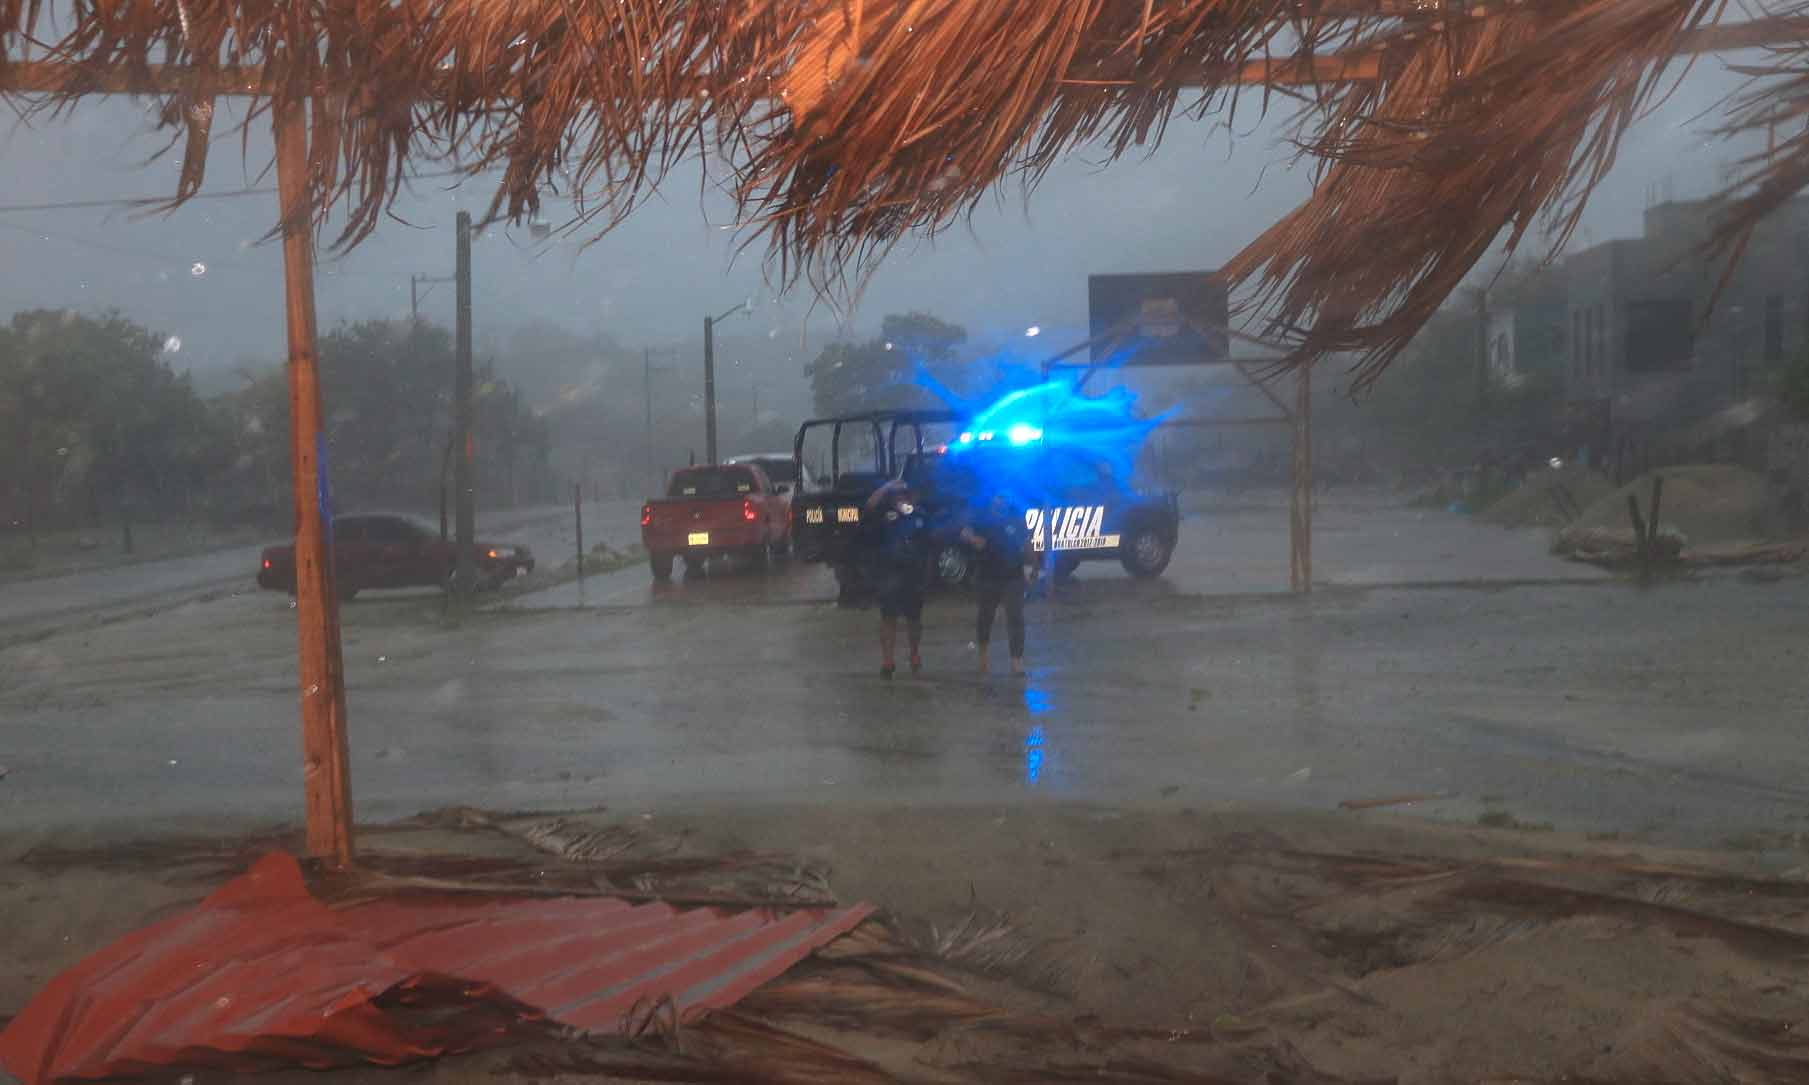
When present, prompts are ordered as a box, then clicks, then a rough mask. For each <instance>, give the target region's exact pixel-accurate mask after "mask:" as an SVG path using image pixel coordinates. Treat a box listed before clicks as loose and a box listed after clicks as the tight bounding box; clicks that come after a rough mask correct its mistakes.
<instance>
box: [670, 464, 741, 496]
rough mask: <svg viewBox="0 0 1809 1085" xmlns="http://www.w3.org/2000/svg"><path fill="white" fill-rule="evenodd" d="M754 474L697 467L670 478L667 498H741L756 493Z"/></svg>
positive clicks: (736, 469) (731, 468)
mask: <svg viewBox="0 0 1809 1085" xmlns="http://www.w3.org/2000/svg"><path fill="white" fill-rule="evenodd" d="M758 490H759V487H758V486H757V485H756V483H755V479H754V473H753V472H752V471H750V470H748V469H747V468H745V467H699V468H693V469H690V470H685V471H680V472H678V473H677V474H675V475H673V476H672V485H671V488H669V489H668V490H667V491H666V496H667V497H701V498H716V497H741V496H745V495H747V494H751V493H756V492H758Z"/></svg>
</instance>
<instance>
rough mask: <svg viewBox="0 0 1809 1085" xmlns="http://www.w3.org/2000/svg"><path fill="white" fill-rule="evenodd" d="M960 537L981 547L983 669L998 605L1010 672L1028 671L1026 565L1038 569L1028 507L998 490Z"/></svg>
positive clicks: (977, 577)
mask: <svg viewBox="0 0 1809 1085" xmlns="http://www.w3.org/2000/svg"><path fill="white" fill-rule="evenodd" d="M961 539H962V541H963V542H965V543H967V545H968V546H970V547H972V548H973V549H974V550H975V551H976V560H975V563H974V565H975V567H974V594H975V596H976V597H977V598H978V600H979V604H980V612H979V615H978V619H977V621H976V623H975V633H974V644H975V645H976V647H977V648H978V649H979V667H980V673H981V674H985V673H986V671H987V667H988V659H987V648H988V645H989V644H990V642H991V640H992V623H993V619H994V618H995V617H996V616H997V615H998V610H999V606H1000V605H1001V604H1003V605H1004V607H1005V632H1006V637H1007V639H1008V641H1009V643H1010V647H1011V673H1012V674H1014V675H1022V674H1023V673H1024V566H1025V565H1026V564H1028V565H1030V566H1031V568H1032V569H1033V570H1034V569H1035V558H1034V557H1033V554H1032V550H1031V539H1030V529H1029V528H1028V527H1027V526H1025V523H1024V512H1023V510H1022V509H1019V508H1017V507H1016V506H1015V505H1013V504H1012V502H1011V500H1010V499H1009V498H1008V497H1006V496H1005V495H1004V494H996V495H994V496H993V498H992V499H991V500H990V501H988V502H987V503H986V507H985V508H984V509H982V510H981V511H980V513H979V514H978V515H977V516H975V517H974V519H973V521H972V522H971V523H969V524H968V525H967V526H966V527H964V528H962V529H961Z"/></svg>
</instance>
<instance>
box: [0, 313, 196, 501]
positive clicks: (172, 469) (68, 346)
mask: <svg viewBox="0 0 1809 1085" xmlns="http://www.w3.org/2000/svg"><path fill="white" fill-rule="evenodd" d="M0 419H4V421H5V425H6V428H5V432H6V433H7V435H8V436H9V437H10V440H8V441H7V444H8V445H9V446H10V447H9V448H8V449H7V450H6V451H7V455H6V456H5V461H6V463H5V467H4V469H3V470H4V476H3V477H4V480H5V482H4V485H5V490H6V492H8V493H9V494H11V495H12V497H13V499H14V501H15V503H17V504H19V505H20V506H22V511H23V513H24V518H25V519H26V521H27V526H28V527H29V528H31V529H32V530H33V531H35V527H36V524H37V516H38V513H39V511H40V510H42V509H44V508H45V507H47V506H49V507H58V506H60V507H63V508H65V509H80V510H82V511H83V512H85V514H86V517H87V518H88V519H89V520H90V521H91V522H93V521H98V520H99V519H100V518H101V517H102V515H103V505H108V504H111V505H113V506H115V507H116V508H123V507H125V506H127V505H129V504H134V503H145V504H147V505H149V506H150V507H151V508H152V509H153V511H158V512H164V511H170V510H172V509H173V508H175V507H178V506H186V505H187V504H188V503H189V502H190V500H191V498H192V495H193V492H194V490H195V488H196V487H197V486H198V485H201V484H203V483H204V482H205V480H206V476H207V474H208V473H209V472H210V471H211V470H213V469H215V468H217V467H218V466H219V464H220V462H221V460H222V452H223V450H222V449H221V448H220V447H219V445H218V441H219V440H220V437H221V431H220V429H219V428H218V427H217V426H216V425H215V423H214V419H213V418H212V417H211V416H210V412H209V411H208V410H207V407H206V405H205V404H204V403H203V402H202V401H201V399H200V398H199V397H198V396H197V395H196V394H195V391H194V388H193V387H192V386H191V385H190V383H189V381H188V378H187V377H186V376H182V375H178V374H176V373H175V372H174V371H173V370H172V369H171V368H170V367H169V365H167V364H166V363H165V362H164V361H163V357H162V337H161V336H158V335H156V334H154V333H152V332H151V331H150V330H148V329H146V328H144V327H141V326H139V325H138V324H135V323H133V322H132V321H130V320H127V319H126V318H125V317H123V316H120V315H119V314H118V313H105V314H102V315H99V316H85V315H82V314H78V313H74V312H70V311H67V310H49V309H39V310H32V311H28V312H22V313H18V314H15V315H14V316H13V318H12V320H11V322H10V324H9V325H8V326H7V328H6V329H5V333H4V335H0Z"/></svg>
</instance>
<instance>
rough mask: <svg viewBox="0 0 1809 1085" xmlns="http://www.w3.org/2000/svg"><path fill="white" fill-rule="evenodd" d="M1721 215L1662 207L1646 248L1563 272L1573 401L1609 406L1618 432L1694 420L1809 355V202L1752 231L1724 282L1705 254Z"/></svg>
mask: <svg viewBox="0 0 1809 1085" xmlns="http://www.w3.org/2000/svg"><path fill="white" fill-rule="evenodd" d="M1717 206H1718V205H1717V204H1716V202H1714V201H1710V200H1690V201H1671V202H1667V203H1661V204H1657V205H1655V206H1653V207H1650V208H1647V209H1646V214H1645V235H1644V236H1643V237H1639V238H1631V239H1626V240H1619V241H1610V242H1607V243H1606V244H1602V245H1597V246H1595V247H1594V248H1590V249H1585V250H1584V251H1582V252H1579V253H1576V254H1575V255H1573V256H1571V257H1570V258H1569V259H1567V260H1566V261H1564V263H1563V265H1562V268H1561V272H1562V279H1563V282H1564V290H1565V294H1566V296H1567V299H1568V300H1567V314H1568V325H1569V326H1568V329H1567V331H1568V336H1567V340H1568V343H1569V349H1568V351H1567V362H1568V365H1567V369H1566V373H1565V377H1566V387H1567V390H1568V394H1569V397H1570V398H1571V399H1573V400H1583V401H1590V400H1595V401H1605V402H1606V403H1607V405H1608V407H1609V411H1610V413H1611V416H1612V417H1613V418H1614V419H1615V420H1616V422H1617V423H1622V422H1624V423H1629V424H1659V423H1668V422H1674V421H1683V420H1688V419H1689V418H1692V417H1699V416H1701V415H1703V414H1706V413H1709V412H1710V411H1713V410H1715V409H1716V408H1719V407H1723V406H1726V405H1727V404H1729V403H1731V402H1733V401H1735V400H1737V399H1740V398H1742V397H1744V396H1747V395H1749V394H1751V393H1752V391H1753V390H1754V389H1755V388H1756V386H1757V382H1756V378H1757V377H1758V375H1759V373H1760V371H1761V370H1763V369H1764V368H1766V367H1768V366H1772V365H1776V364H1778V363H1781V362H1782V361H1783V360H1784V359H1785V358H1787V357H1789V356H1790V355H1791V354H1793V353H1795V352H1797V351H1800V350H1803V349H1804V348H1805V346H1809V198H1799V199H1795V200H1792V201H1790V202H1789V203H1787V204H1785V205H1784V207H1782V208H1780V209H1779V211H1778V212H1777V213H1776V214H1775V215H1773V216H1772V217H1771V218H1769V219H1767V220H1765V221H1764V222H1763V223H1761V224H1760V225H1759V227H1758V228H1757V229H1756V230H1754V231H1753V235H1752V238H1751V240H1750V241H1749V242H1748V244H1747V246H1746V248H1745V251H1744V252H1743V253H1742V254H1741V256H1740V261H1739V263H1738V264H1737V265H1736V267H1735V269H1734V272H1733V274H1732V276H1731V277H1729V278H1728V279H1727V281H1726V282H1725V283H1723V282H1722V281H1721V272H1722V270H1723V265H1722V264H1721V263H1720V262H1719V261H1711V260H1710V259H1709V258H1708V256H1707V255H1706V254H1705V253H1704V251H1703V249H1702V246H1703V245H1704V243H1705V242H1707V240H1708V239H1709V236H1710V233H1711V231H1712V229H1713V227H1714V216H1715V212H1716V207H1717ZM1717 289H1719V291H1720V293H1719V296H1718V297H1717V295H1716V292H1717ZM1711 302H1712V303H1713V306H1714V308H1713V310H1712V311H1711V309H1710V304H1711Z"/></svg>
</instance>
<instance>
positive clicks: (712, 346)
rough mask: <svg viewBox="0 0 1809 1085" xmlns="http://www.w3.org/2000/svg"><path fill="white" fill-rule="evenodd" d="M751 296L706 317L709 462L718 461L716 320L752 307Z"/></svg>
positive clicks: (705, 356) (706, 457) (705, 432)
mask: <svg viewBox="0 0 1809 1085" xmlns="http://www.w3.org/2000/svg"><path fill="white" fill-rule="evenodd" d="M752 307H753V299H752V298H749V299H748V300H747V301H744V302H742V303H741V304H739V305H736V306H734V307H732V308H729V309H725V310H724V311H723V312H721V313H719V314H718V315H716V316H713V317H712V316H707V317H704V454H705V459H706V460H707V462H709V463H711V464H714V463H715V462H716V322H717V321H719V320H723V319H725V318H727V317H731V316H734V315H735V314H736V313H739V312H741V311H742V310H743V309H751V308H752Z"/></svg>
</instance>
